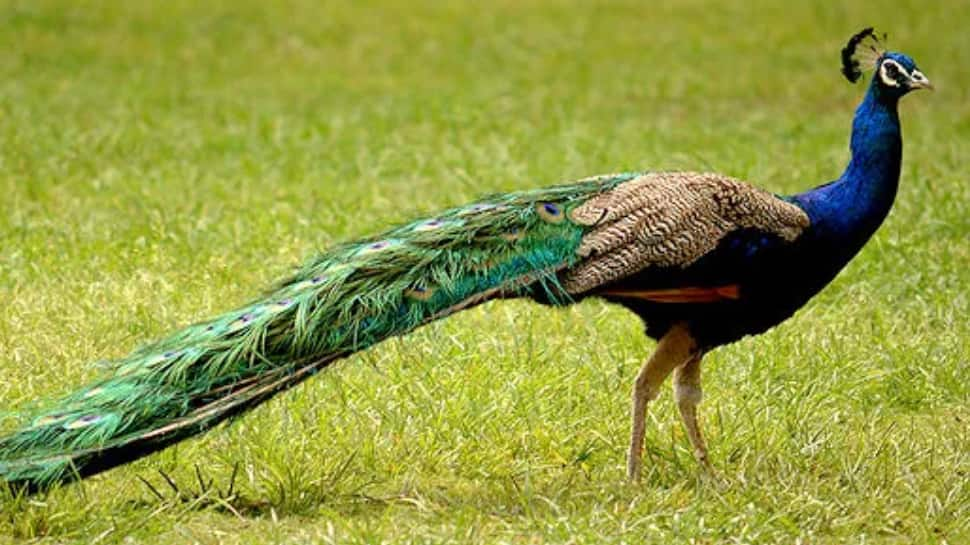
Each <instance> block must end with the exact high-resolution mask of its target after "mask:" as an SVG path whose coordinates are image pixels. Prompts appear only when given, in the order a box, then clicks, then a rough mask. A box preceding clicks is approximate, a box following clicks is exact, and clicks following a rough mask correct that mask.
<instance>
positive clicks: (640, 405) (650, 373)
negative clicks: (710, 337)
mask: <svg viewBox="0 0 970 545" xmlns="http://www.w3.org/2000/svg"><path fill="white" fill-rule="evenodd" d="M696 354H697V343H696V342H695V341H694V338H693V337H691V335H690V332H689V331H688V330H687V327H686V326H685V325H683V324H677V325H675V326H673V327H672V328H670V331H668V332H667V333H666V334H665V335H664V336H663V337H662V338H661V339H660V342H659V343H657V349H656V350H655V351H654V353H653V355H651V356H650V358H649V359H648V360H647V361H646V362H645V363H644V364H643V367H641V368H640V374H638V375H637V380H636V382H635V383H634V385H633V414H632V416H633V426H632V427H633V429H632V432H631V433H630V451H629V452H628V453H627V466H626V468H627V476H628V477H629V478H630V480H631V481H639V480H640V470H641V466H642V457H643V433H644V429H645V427H646V416H647V404H648V403H649V402H650V401H652V400H654V399H656V397H657V395H658V394H659V393H660V385H661V384H663V381H664V379H666V378H667V375H669V374H670V373H671V371H673V370H674V369H676V368H677V367H680V366H682V365H684V364H685V362H688V360H692V359H694V358H695V357H696Z"/></svg>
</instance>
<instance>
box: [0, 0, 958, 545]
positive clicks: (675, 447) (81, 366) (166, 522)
mask: <svg viewBox="0 0 970 545" xmlns="http://www.w3.org/2000/svg"><path fill="white" fill-rule="evenodd" d="M197 4H199V3H196V2H188V1H176V2H155V3H147V2H143V3H132V2H126V3H115V2H94V1H92V2H82V3H74V2H51V1H47V0H30V1H20V2H11V1H5V2H3V3H2V4H0V20H2V25H0V47H2V50H3V51H4V52H5V54H4V55H2V56H0V192H2V194H3V196H2V198H0V313H2V315H3V319H2V320H0V354H3V356H2V358H0V372H2V377H3V379H2V382H0V399H2V400H3V402H2V408H3V409H11V410H12V409H16V408H17V407H22V406H25V405H26V404H28V403H29V402H30V401H31V400H34V399H37V398H43V397H48V396H52V395H57V394H59V393H63V392H66V391H68V390H70V388H71V387H72V386H74V385H77V384H80V383H81V382H82V381H84V380H86V379H89V378H91V377H94V376H96V374H97V372H98V371H97V367H96V366H94V365H88V364H86V363H85V362H95V361H97V360H99V359H103V358H110V357H116V356H119V355H122V354H124V353H125V352H126V351H128V350H130V349H132V348H133V347H135V346H137V345H138V344H139V343H142V342H145V341H147V340H149V339H151V338H154V337H157V336H160V335H162V334H163V333H165V332H167V331H170V330H172V329H174V328H176V327H178V326H179V325H180V324H185V323H187V322H190V321H194V320H196V319H198V318H201V317H204V316H206V315H209V314H211V313H215V312H217V311H219V310H224V309H227V308H229V307H231V306H232V305H234V304H237V303H241V302H244V301H245V300H247V299H248V298H249V297H250V296H252V294H254V293H257V292H259V291H260V290H261V289H262V287H263V286H265V285H266V284H267V283H268V282H270V281H271V280H272V279H274V278H277V277H279V276H282V275H284V274H285V273H286V272H287V271H289V270H290V267H291V266H292V265H293V264H294V263H296V262H298V261H299V260H300V259H302V257H304V256H306V255H308V254H310V253H312V252H313V251H314V249H317V248H322V247H325V246H327V245H329V244H332V243H334V242H336V241H340V240H345V239H348V238H352V237H355V236H360V235H366V234H369V233H372V232H374V231H376V230H378V229H381V228H382V227H384V226H386V225H388V224H389V223H394V222H397V221H401V220H406V219H408V218H410V217H412V216H415V215H419V214H425V213H430V212H432V211H434V210H436V209H439V208H442V207H445V206H449V205H454V204H459V203H462V202H465V201H468V200H470V199H472V198H474V197H475V196H476V195H480V194H482V193H488V192H492V191H504V190H512V189H517V188H527V187H534V186H539V185H544V184H548V183H554V182H557V181H561V180H568V179H574V178H578V177H582V176H586V175H589V174H595V173H602V172H612V171H617V170H640V169H647V168H652V169H711V170H717V171H720V172H724V173H727V174H730V175H734V176H737V177H741V178H744V179H748V180H752V181H754V182H755V183H758V184H760V185H762V186H764V187H767V188H769V189H771V190H774V191H778V192H793V191H796V190H800V189H803V188H805V187H808V186H811V185H815V184H818V183H821V182H824V181H826V180H829V179H832V178H833V177H835V176H837V175H838V173H839V172H840V169H841V167H842V165H843V164H844V162H845V160H846V139H847V128H848V124H849V121H850V118H851V114H852V110H853V108H854V105H855V103H856V102H857V101H858V100H859V98H860V96H861V92H862V88H861V87H852V86H850V85H848V84H847V83H846V82H845V81H844V80H842V79H841V78H840V77H839V75H838V49H839V47H841V44H842V43H843V41H844V39H845V38H846V37H847V36H848V35H849V34H851V33H852V32H854V31H856V30H858V28H859V27H862V26H864V25H865V24H875V25H877V27H880V28H883V29H885V30H887V31H889V32H890V34H891V45H893V46H896V47H898V48H900V49H902V50H904V51H906V52H908V53H910V54H912V55H913V56H914V57H915V58H916V59H917V60H918V61H919V62H920V64H921V68H922V69H923V71H924V72H925V73H926V74H927V75H928V76H929V77H930V78H931V79H932V80H934V82H936V83H937V84H938V86H939V88H940V90H939V91H938V92H937V93H936V94H933V95H930V94H920V95H917V96H912V97H909V98H907V99H906V100H905V101H904V104H903V106H902V112H901V115H902V118H903V124H904V132H905V139H906V142H907V147H906V157H905V160H904V166H903V179H902V184H901V189H900V195H899V199H898V203H897V205H896V207H895V210H894V211H893V213H892V214H891V215H890V217H889V220H888V221H887V223H886V225H885V226H884V227H883V228H882V229H881V231H880V232H879V233H878V234H877V235H876V237H875V238H874V240H873V241H872V242H871V243H870V244H869V246H868V247H867V248H866V249H865V250H864V251H863V252H862V254H861V255H860V256H859V257H858V258H857V259H856V260H855V261H854V262H853V263H852V264H851V265H850V266H849V267H848V268H847V269H846V271H844V273H842V274H841V275H840V276H839V278H838V279H837V280H836V281H835V282H834V283H833V284H832V285H831V286H830V287H829V288H827V289H826V290H825V291H824V292H823V293H822V294H821V295H819V296H818V297H817V298H815V299H814V300H813V301H812V302H811V303H810V304H809V305H808V306H807V307H806V308H805V309H804V310H802V311H801V312H800V313H799V314H797V315H796V316H795V317H794V318H793V319H792V320H790V321H788V322H787V323H785V324H784V325H782V326H781V327H779V328H776V329H775V330H772V331H771V332H769V333H767V334H765V335H763V336H761V337H758V338H752V339H745V340H743V341H741V342H738V343H736V344H734V345H731V346H728V347H725V348H722V349H720V350H718V351H716V352H714V353H713V354H712V355H711V356H709V357H708V359H707V360H706V363H705V375H706V381H705V386H706V392H705V393H706V400H705V403H704V405H702V414H703V418H704V420H705V422H706V426H705V427H706V431H707V433H708V436H709V440H710V443H711V449H712V458H713V460H714V463H715V465H716V466H717V468H718V469H719V472H720V480H719V481H716V482H714V481H711V480H709V479H705V478H702V477H701V475H700V474H699V472H698V468H697V467H696V465H695V464H694V462H693V461H692V459H691V455H690V449H689V447H688V445H687V441H686V438H685V436H684V433H683V430H682V428H681V425H680V423H679V420H678V418H677V417H676V414H675V413H676V411H675V410H674V408H673V405H672V403H671V400H670V395H669V394H665V395H664V396H663V397H661V399H660V400H659V401H658V402H657V403H656V404H655V405H654V406H653V407H652V410H651V413H650V420H649V427H648V436H647V443H648V452H647V471H648V473H647V476H646V478H645V482H644V483H642V484H641V485H638V486H633V485H630V484H627V483H625V482H624V447H625V443H626V441H627V426H628V422H627V418H628V417H627V411H628V408H627V403H628V391H629V386H630V383H631V381H632V377H633V375H634V373H635V372H636V369H637V366H638V364H639V362H640V361H641V360H642V359H643V358H644V356H645V355H646V354H647V353H648V352H649V351H650V349H651V348H652V346H651V343H650V342H649V341H647V340H645V339H644V338H643V337H642V335H641V334H640V326H639V324H638V323H637V321H636V320H635V319H634V318H633V317H632V316H630V315H628V314H626V313H624V312H623V311H621V310H619V309H616V308H610V307H607V306H605V305H601V304H595V303H584V304H582V305H578V306H575V307H573V308H569V309H567V310H563V311H550V310H543V309H540V308H538V307H536V306H534V305H530V304H526V303H519V302H506V303H501V304H489V305H486V306H484V307H481V308H478V309H475V310H473V311H469V312H466V313H464V314H462V315H459V316H457V317H454V318H452V319H450V320H448V321H445V322H442V323H439V324H435V325H433V326H430V327H427V328H425V329H423V330H421V331H419V332H417V333H416V334H413V335H411V336H410V337H408V338H406V339H402V340H394V341H391V342H387V343H385V344H383V345H381V346H379V347H377V348H375V349H373V350H371V351H369V352H367V353H364V354H361V355H358V356H355V357H353V358H350V359H349V360H348V361H346V362H344V363H343V364H341V365H340V366H339V367H338V368H336V369H335V370H334V371H332V372H330V373H326V374H324V375H323V376H320V377H318V378H317V379H315V380H313V381H311V382H310V383H309V384H307V385H304V386H302V387H300V388H299V389H297V390H296V391H293V392H291V393H288V394H285V395H283V396H280V397H279V398H278V399H276V400H274V401H273V402H271V403H269V404H268V405H266V406H265V407H263V408H261V409H259V410H257V411H256V412H254V413H252V414H250V415H249V416H247V417H246V418H245V419H242V420H241V421H239V422H238V423H236V424H235V425H233V426H229V427H222V428H219V429H218V430H216V431H213V432H211V433H209V434H208V435H206V436H205V437H202V438H200V439H197V440H193V441H190V442H187V443H184V444H181V445H179V446H177V447H175V448H171V449H169V450H166V451H164V452H163V453H161V454H158V455H155V456H152V457H150V458H148V459H146V460H142V461H139V462H138V463H135V464H133V465H131V466H128V467H125V468H121V469H118V470H115V471H111V472H109V473H107V474H104V475H102V476H99V477H97V478H94V479H92V480H90V481H89V482H86V483H85V484H83V485H80V486H71V487H67V488H64V489H62V490H59V491H55V492H54V493H52V494H50V495H48V496H44V497H38V498H32V499H30V500H23V499H21V500H15V499H11V498H7V499H2V500H0V542H8V541H9V542H16V541H21V540H25V541H28V542H37V543H65V542H79V543H91V542H98V543H119V542H124V543H129V542H136V543H171V542H183V543H187V542H193V543H277V542H283V543H303V542H315V543H317V542H318V543H432V542H482V543H545V542H549V543H605V542H616V543H634V542H637V543H640V542H645V543H665V542H685V543H688V542H689V543H722V542H723V543H823V544H824V543H910V542H919V543H949V544H957V543H966V542H968V540H970V522H968V521H970V478H968V476H967V473H968V472H970V432H968V426H967V421H968V420H970V410H968V399H970V386H968V384H970V382H968V380H967V377H968V376H970V375H968V371H970V343H968V340H967V339H968V338H970V322H968V320H967V316H968V315H970V304H968V295H967V288H968V286H970V269H968V267H967V263H968V262H970V248H968V244H967V241H968V234H970V214H968V203H970V184H968V183H967V180H966V167H965V165H966V158H967V157H968V156H970V139H968V137H970V122H968V119H970V100H968V98H970V96H968V89H970V68H968V67H970V48H968V47H967V45H968V44H967V42H966V39H965V38H964V36H965V29H966V27H967V25H968V24H970V10H967V9H965V6H962V5H961V4H960V3H959V2H935V3H926V2H917V1H915V0H901V1H900V0H894V1H892V2H890V1H880V2H851V3H847V4H846V5H843V6H838V5H836V4H835V3H831V2H821V1H820V2H816V3H808V2H805V3H798V4H796V5H792V4H790V3H786V5H785V6H784V7H782V6H781V4H780V3H779V5H774V4H771V3H763V2H755V3H754V4H752V3H751V2H741V1H737V2H732V3H721V4H722V6H721V7H719V8H716V9H715V8H712V7H710V6H708V5H707V4H708V3H706V2H700V1H696V0H687V1H683V2H677V3H675V4H671V5H665V6H654V5H651V6H649V7H647V6H646V5H644V4H642V3H639V2H621V1H617V2H609V3H598V2H569V1H566V0H561V1H553V2H532V1H526V2H522V1H514V2H513V1H509V0H503V1H496V2H490V3H488V4H481V3H478V4H474V5H472V4H468V5H463V6H457V5H456V6H450V7H449V6H446V5H445V4H444V3H436V2H422V3H415V2H403V1H398V2H394V1H386V2H385V1H382V2H364V3H353V4H351V3H343V5H337V4H335V3H331V5H318V4H317V3H316V2H309V1H293V2H288V3H286V4H284V3H267V2H257V1H246V2H237V1H233V2H229V1H225V2H210V3H205V7H202V5H201V4H199V5H197ZM196 467H198V470H199V472H200V473H201V474H202V476H203V477H202V478H203V479H204V480H208V479H211V480H212V481H213V483H214V484H213V485H212V489H209V490H207V491H206V492H204V493H201V494H200V493H199V489H200V485H199V484H197V481H198V478H197V476H196ZM159 470H161V471H164V472H165V474H166V475H169V476H170V477H171V479H172V480H173V481H174V483H175V484H176V486H177V487H178V488H179V490H180V494H176V493H175V492H174V491H173V490H172V489H171V488H170V487H169V486H168V485H167V484H166V483H165V480H164V479H163V477H162V476H161V474H160V473H159ZM234 473H237V474H236V478H235V482H234V486H233V492H232V494H231V495H228V497H227V498H224V497H223V496H226V495H227V494H226V492H227V489H228V488H229V484H230V481H231V480H232V479H233V475H234ZM139 479H145V480H147V481H148V482H150V483H151V484H152V486H153V487H155V488H156V489H157V490H158V492H159V494H160V495H161V496H162V497H163V498H162V499H160V498H158V497H156V495H155V494H154V493H152V491H151V490H150V488H149V487H148V486H145V485H143V484H142V482H141V481H140V480H139ZM215 488H219V489H221V490H222V492H223V494H222V495H220V494H219V493H218V491H216V490H214V489H215Z"/></svg>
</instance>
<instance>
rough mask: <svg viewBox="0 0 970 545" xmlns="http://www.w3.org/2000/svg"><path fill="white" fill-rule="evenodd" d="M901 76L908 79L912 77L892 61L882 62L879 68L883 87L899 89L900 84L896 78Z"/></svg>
mask: <svg viewBox="0 0 970 545" xmlns="http://www.w3.org/2000/svg"><path fill="white" fill-rule="evenodd" d="M900 74H901V75H903V76H904V77H905V78H907V79H908V78H909V77H910V75H909V72H907V71H906V69H905V68H903V67H902V66H900V64H899V63H898V62H896V61H894V60H892V59H886V60H884V61H882V64H881V65H880V66H879V79H881V80H882V83H883V85H885V86H886V87H899V82H898V81H896V78H897V77H898V76H899V75H900Z"/></svg>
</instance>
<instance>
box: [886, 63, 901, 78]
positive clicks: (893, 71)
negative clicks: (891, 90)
mask: <svg viewBox="0 0 970 545" xmlns="http://www.w3.org/2000/svg"><path fill="white" fill-rule="evenodd" d="M886 75H887V76H889V77H891V78H893V79H896V77H898V76H899V67H898V66H896V63H894V62H887V63H886Z"/></svg>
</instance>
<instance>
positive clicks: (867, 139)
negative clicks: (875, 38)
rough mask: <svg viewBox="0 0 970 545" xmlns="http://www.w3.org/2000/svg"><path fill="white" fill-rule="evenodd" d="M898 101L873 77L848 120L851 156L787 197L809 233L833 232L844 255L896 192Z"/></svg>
mask: <svg viewBox="0 0 970 545" xmlns="http://www.w3.org/2000/svg"><path fill="white" fill-rule="evenodd" d="M873 79H874V80H875V78H873ZM898 101H899V97H898V96H895V95H889V94H888V93H884V92H881V89H880V88H879V87H878V86H877V85H876V83H875V81H873V82H872V84H871V85H870V86H869V91H868V92H867V93H866V96H865V99H863V101H862V104H860V105H859V108H858V109H857V110H856V113H855V119H854V120H853V122H852V140H851V149H852V160H851V161H849V166H848V167H846V169H845V172H844V173H842V176H840V177H839V179H838V180H836V181H834V182H832V183H830V184H827V185H824V186H821V187H818V188H815V189H813V190H811V191H807V192H805V193H801V194H799V195H795V196H794V197H793V200H794V201H795V202H796V203H798V204H799V205H801V206H802V208H804V209H805V211H806V213H808V215H809V218H811V220H812V227H811V230H812V231H813V232H814V233H815V235H816V236H820V237H822V238H830V237H831V238H837V239H838V240H839V241H840V247H841V248H842V249H844V250H846V251H847V252H848V256H849V257H851V255H853V254H855V253H856V252H857V251H858V250H859V249H860V248H861V247H862V245H863V244H865V242H866V240H868V239H869V237H870V236H872V234H873V233H874V232H875V231H876V228H878V227H879V225H880V224H881V223H882V221H883V220H884V219H885V218H886V215H887V214H888V213H889V209H890V208H891V207H892V204H893V200H894V199H895V198H896V188H897V187H898V185H899V169H900V165H901V162H902V154H903V153H902V152H903V140H902V134H901V132H900V127H899V115H898V113H897V111H896V105H897V103H898Z"/></svg>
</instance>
